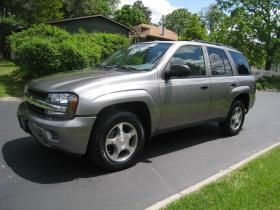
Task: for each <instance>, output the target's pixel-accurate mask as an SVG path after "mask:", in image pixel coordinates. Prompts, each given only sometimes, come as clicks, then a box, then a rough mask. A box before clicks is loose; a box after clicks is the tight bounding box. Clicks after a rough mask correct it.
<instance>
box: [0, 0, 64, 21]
mask: <svg viewBox="0 0 280 210" xmlns="http://www.w3.org/2000/svg"><path fill="white" fill-rule="evenodd" d="M61 8H62V1H61V0H1V3H0V15H1V16H4V17H5V16H8V15H14V16H15V17H16V18H17V19H21V20H23V21H24V22H25V23H28V24H32V23H42V22H47V21H49V20H53V19H59V18H62V17H63V14H62V13H61Z"/></svg>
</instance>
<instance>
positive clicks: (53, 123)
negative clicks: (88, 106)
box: [17, 103, 96, 154]
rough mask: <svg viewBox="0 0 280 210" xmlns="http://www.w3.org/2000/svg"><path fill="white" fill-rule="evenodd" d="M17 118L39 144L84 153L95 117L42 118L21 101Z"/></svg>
mask: <svg viewBox="0 0 280 210" xmlns="http://www.w3.org/2000/svg"><path fill="white" fill-rule="evenodd" d="M17 115H18V119H19V123H20V126H21V128H22V129H23V130H25V131H26V132H28V133H30V134H31V135H32V136H34V137H35V139H36V140H37V141H38V142H40V143H41V144H43V145H45V146H47V147H50V148H54V149H58V150H63V151H66V152H70V153H74V154H85V153H86V149H87V145H88V141H89V138H90V134H91V130H92V127H93V124H94V122H95V120H96V117H95V116H93V117H75V118H74V119H71V120H65V121H61V120H49V119H43V118H41V117H39V116H37V115H36V114H34V113H32V112H31V111H30V110H29V109H28V108H27V107H26V105H25V103H22V104H20V105H19V108H18V112H17Z"/></svg>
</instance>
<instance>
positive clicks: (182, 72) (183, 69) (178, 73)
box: [165, 64, 191, 78]
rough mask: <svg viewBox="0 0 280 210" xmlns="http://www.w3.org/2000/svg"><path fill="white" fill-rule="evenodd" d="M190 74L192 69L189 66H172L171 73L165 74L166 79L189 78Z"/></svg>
mask: <svg viewBox="0 0 280 210" xmlns="http://www.w3.org/2000/svg"><path fill="white" fill-rule="evenodd" d="M190 74H191V68H190V67H189V66H188V65H182V64H171V65H170V69H169V71H166V72H165V78H170V77H188V76H189V75H190Z"/></svg>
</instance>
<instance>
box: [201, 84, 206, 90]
mask: <svg viewBox="0 0 280 210" xmlns="http://www.w3.org/2000/svg"><path fill="white" fill-rule="evenodd" d="M200 88H201V90H207V89H208V86H207V85H205V86H201V87H200Z"/></svg>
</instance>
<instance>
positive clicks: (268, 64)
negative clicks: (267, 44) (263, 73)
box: [265, 52, 273, 71]
mask: <svg viewBox="0 0 280 210" xmlns="http://www.w3.org/2000/svg"><path fill="white" fill-rule="evenodd" d="M272 56H273V55H272V53H270V52H267V56H266V59H265V70H267V71H268V70H271V67H272Z"/></svg>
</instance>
